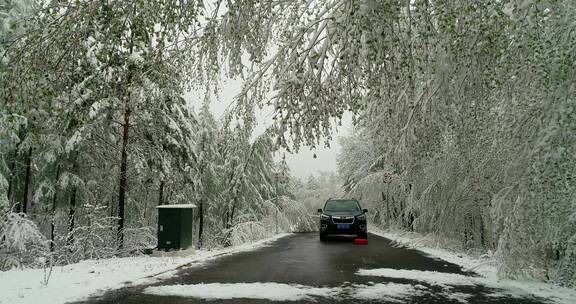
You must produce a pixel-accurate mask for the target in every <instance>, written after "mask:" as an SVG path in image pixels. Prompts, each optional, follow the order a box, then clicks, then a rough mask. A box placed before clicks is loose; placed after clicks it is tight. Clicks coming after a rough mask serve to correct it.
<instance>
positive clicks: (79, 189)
mask: <svg viewBox="0 0 576 304" xmlns="http://www.w3.org/2000/svg"><path fill="white" fill-rule="evenodd" d="M2 9H3V12H2V15H1V17H0V18H2V31H1V32H0V39H1V40H0V41H1V45H0V51H1V52H2V61H1V62H0V82H1V83H2V85H1V99H0V102H1V103H2V104H1V105H2V107H1V115H2V116H1V117H0V123H1V128H0V135H1V136H2V141H1V142H0V149H1V153H2V154H1V156H2V159H1V160H0V170H1V171H0V172H1V176H0V189H1V190H2V191H3V193H7V195H2V197H1V198H0V206H3V207H2V208H4V209H10V208H12V209H14V208H19V209H18V211H26V206H28V205H29V204H30V205H32V204H34V205H35V206H38V207H35V208H44V210H45V211H44V212H43V214H44V215H46V214H51V213H52V212H54V210H61V208H59V207H58V206H67V207H70V208H69V212H66V213H68V228H67V229H69V231H70V233H72V234H71V236H67V237H65V238H64V239H63V240H62V242H63V243H64V244H68V245H70V244H74V243H75V242H74V237H77V236H75V235H74V233H73V231H74V229H70V226H71V225H70V222H72V224H73V223H74V222H73V221H70V219H72V218H73V217H74V216H75V213H74V212H72V211H70V210H73V209H74V210H75V208H76V206H78V207H80V206H82V208H94V210H96V211H94V212H91V213H85V214H86V219H84V220H83V221H84V222H86V223H93V220H102V219H104V218H105V217H104V215H106V216H111V217H114V218H118V219H117V221H110V220H107V222H106V223H107V224H106V225H105V224H100V225H99V226H98V227H103V228H102V229H108V230H110V229H109V228H106V227H107V225H108V226H110V225H111V226H114V229H117V233H112V234H111V236H110V237H112V238H115V239H116V241H117V243H118V244H119V245H120V246H122V244H123V243H125V242H127V241H128V239H127V240H124V239H123V236H124V234H125V232H126V230H125V228H126V226H125V225H126V224H127V227H134V224H135V223H141V221H139V220H138V219H140V218H142V217H144V218H148V219H149V218H150V217H149V215H146V212H150V210H149V208H147V207H146V206H148V205H146V204H149V202H150V199H149V198H148V197H149V196H155V197H156V198H157V201H159V203H162V202H163V201H164V200H166V199H169V200H170V202H174V203H176V202H186V201H187V200H190V199H191V198H193V199H194V202H195V203H196V204H198V202H200V203H202V204H203V208H202V210H204V211H203V212H208V213H210V214H217V215H218V217H217V218H218V220H219V222H218V223H210V224H208V225H207V226H206V228H205V229H206V231H207V232H208V233H209V234H210V235H214V236H218V237H215V238H212V239H219V238H220V239H221V240H220V241H219V242H220V243H223V244H229V243H230V242H232V241H233V240H234V238H233V237H231V231H232V230H231V229H232V228H233V227H236V226H237V225H239V224H240V223H250V222H251V221H252V220H257V219H259V218H261V217H262V216H264V214H266V212H265V210H268V207H266V204H267V203H265V202H270V199H271V198H277V197H278V194H277V193H278V192H279V190H278V187H277V186H276V183H275V178H276V179H277V176H278V174H275V173H278V172H279V171H282V170H280V169H279V168H281V167H282V166H279V165H277V164H274V161H273V159H272V156H271V155H272V153H273V152H274V151H276V150H277V149H278V148H279V147H284V148H287V149H289V150H292V149H298V148H300V147H303V146H307V147H315V146H317V145H321V144H329V143H330V141H331V140H332V139H333V134H331V130H332V128H331V124H334V123H339V122H340V119H341V117H342V115H343V114H344V113H345V112H346V111H351V112H353V113H354V114H355V125H356V131H355V133H354V134H353V135H352V136H350V137H349V138H344V139H342V145H343V152H342V154H341V155H340V160H339V169H340V175H341V177H342V178H343V179H344V181H345V190H346V191H347V192H348V193H349V195H353V196H356V197H359V198H361V199H362V200H363V201H364V203H365V204H367V205H369V206H371V207H372V209H373V210H374V212H372V213H371V216H372V220H373V221H374V222H375V223H376V224H378V225H382V226H386V227H389V226H398V227H403V228H405V229H410V230H417V231H420V232H426V233H434V234H437V235H440V236H442V237H444V238H446V239H448V240H452V241H455V242H456V243H458V244H459V245H460V246H461V247H462V248H464V249H477V250H490V251H495V252H496V254H497V256H498V257H499V259H500V262H501V271H502V274H503V275H508V276H529V277H536V278H540V279H544V280H551V281H555V282H560V283H563V284H568V285H575V284H576V272H575V269H576V267H574V266H575V265H576V222H575V221H576V213H575V212H576V211H575V210H576V205H575V204H576V199H575V197H574V196H575V194H574V193H576V191H575V190H576V189H575V188H576V183H575V182H574V181H575V176H574V175H575V174H576V167H575V166H576V165H575V164H576V162H575V157H576V138H575V134H576V132H575V131H576V124H575V123H574V122H575V121H576V107H575V106H576V102H575V100H574V96H576V95H575V94H574V93H575V89H576V87H575V85H574V84H575V83H576V81H575V80H576V79H575V74H574V73H575V71H576V69H575V59H576V58H575V56H576V50H575V49H574V48H575V46H576V41H575V40H576V31H575V29H576V22H575V21H574V20H576V6H575V3H574V2H573V1H571V0H558V1H538V0H502V1H492V0H479V1H447V0H413V1H400V0H354V1H350V0H324V1H272V0H265V1H259V0H243V1H239V0H238V1H236V0H231V1H221V0H214V1H176V2H168V3H167V2H165V1H144V0H137V1H131V2H125V1H74V2H65V1H64V2H44V1H38V2H35V1H33V0H26V1H21V2H13V1H3V2H2ZM223 75H224V76H227V77H231V78H237V79H242V80H243V82H244V86H243V89H242V92H241V93H240V94H239V95H238V96H237V98H236V99H235V102H234V112H232V114H231V115H228V116H227V117H226V119H224V120H223V122H218V123H216V122H215V119H214V118H213V117H210V115H209V114H208V113H207V110H206V109H205V108H206V107H207V102H208V101H209V100H211V99H215V97H216V96H217V95H218V90H219V79H220V78H221V77H222V76H223ZM186 89H195V90H202V91H203V92H205V95H206V102H205V104H204V108H202V106H200V105H196V107H195V109H196V110H194V109H192V108H190V105H189V104H187V103H185V102H184V101H183V100H182V99H181V97H180V96H181V95H182V93H183V92H184V91H185V90H186ZM265 105H268V106H272V107H273V108H274V110H275V112H274V117H275V122H276V123H275V124H274V126H272V127H271V128H270V129H269V130H268V131H267V132H265V133H264V134H263V135H262V136H260V137H258V138H257V139H256V140H252V138H251V136H252V130H253V128H254V124H255V121H254V120H255V118H254V117H255V116H254V109H255V108H257V107H258V106H265ZM262 181H264V182H262ZM287 184H289V183H287ZM184 185H185V186H184ZM286 188H288V187H286ZM286 191H287V190H286ZM288 196H289V195H288ZM275 204H276V205H275V206H279V205H280V203H279V202H278V200H277V199H276V201H275ZM54 206H56V207H54ZM125 209H126V211H127V214H128V215H129V216H125V213H126V212H125ZM6 212H9V211H6ZM97 212H102V214H103V215H102V216H97V219H89V218H88V214H96V213H97ZM294 214H298V213H297V212H296V213H294ZM78 216H80V215H78ZM292 225H295V224H292ZM92 226H93V225H92ZM92 226H91V224H90V225H88V226H87V227H92ZM136 226H138V225H136ZM286 226H289V225H286ZM216 227H217V228H216ZM72 228H74V227H73V225H72ZM70 233H68V234H70ZM90 233H91V232H85V235H90ZM58 235H61V234H58ZM139 235H142V234H139ZM139 241H141V240H139Z"/></svg>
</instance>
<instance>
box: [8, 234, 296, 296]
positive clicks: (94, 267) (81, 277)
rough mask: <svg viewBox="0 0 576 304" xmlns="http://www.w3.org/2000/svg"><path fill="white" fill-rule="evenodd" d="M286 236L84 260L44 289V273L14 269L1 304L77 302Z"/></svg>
mask: <svg viewBox="0 0 576 304" xmlns="http://www.w3.org/2000/svg"><path fill="white" fill-rule="evenodd" d="M287 235H288V234H280V235H277V236H274V237H272V238H269V239H265V240H261V241H258V242H255V243H252V244H244V245H240V246H236V247H230V248H225V249H220V250H212V251H202V250H201V251H196V252H195V253H194V254H193V255H191V256H187V257H150V256H136V257H127V258H113V259H102V260H86V261H82V262H80V263H76V264H70V265H65V266H57V267H54V269H53V270H52V274H51V277H50V280H49V281H48V284H47V285H44V284H43V278H44V270H43V269H21V270H19V269H14V270H9V271H3V272H0V303H1V304H29V303H33V304H37V303H42V304H51V303H54V304H62V303H65V302H70V301H79V300H82V299H85V298H87V297H89V296H91V295H96V294H100V293H103V292H104V291H107V290H110V289H115V288H120V287H123V286H125V285H127V284H131V283H135V282H136V283H142V282H145V281H146V280H149V277H152V276H155V277H157V276H160V277H162V276H163V274H164V273H167V272H168V273H169V272H170V271H172V270H174V269H175V268H178V267H180V266H183V265H187V264H190V263H203V262H206V261H208V260H210V259H213V258H216V257H219V256H222V255H227V254H233V253H237V252H242V251H250V250H255V249H257V248H261V247H263V246H266V245H267V244H268V243H269V242H271V241H274V240H277V239H279V238H281V237H284V236H287Z"/></svg>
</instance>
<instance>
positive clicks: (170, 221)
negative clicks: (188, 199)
mask: <svg viewBox="0 0 576 304" xmlns="http://www.w3.org/2000/svg"><path fill="white" fill-rule="evenodd" d="M158 249H165V250H170V249H180V209H159V210H158Z"/></svg>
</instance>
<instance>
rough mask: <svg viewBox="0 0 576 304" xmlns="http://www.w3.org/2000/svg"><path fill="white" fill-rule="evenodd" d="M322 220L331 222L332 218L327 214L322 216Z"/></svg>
mask: <svg viewBox="0 0 576 304" xmlns="http://www.w3.org/2000/svg"><path fill="white" fill-rule="evenodd" d="M320 219H322V220H329V219H330V216H329V215H326V214H320Z"/></svg>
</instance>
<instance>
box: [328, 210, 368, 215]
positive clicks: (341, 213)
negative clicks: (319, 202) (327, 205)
mask: <svg viewBox="0 0 576 304" xmlns="http://www.w3.org/2000/svg"><path fill="white" fill-rule="evenodd" d="M324 214H326V215H330V216H356V215H360V214H362V212H361V211H356V212H334V211H324Z"/></svg>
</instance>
